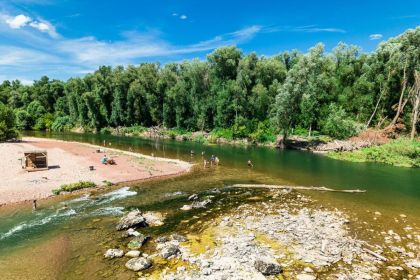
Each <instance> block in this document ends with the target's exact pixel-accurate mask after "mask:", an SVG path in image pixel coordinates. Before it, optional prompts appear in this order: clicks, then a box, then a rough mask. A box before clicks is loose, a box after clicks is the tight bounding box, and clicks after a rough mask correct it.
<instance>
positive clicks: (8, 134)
mask: <svg viewBox="0 0 420 280" xmlns="http://www.w3.org/2000/svg"><path fill="white" fill-rule="evenodd" d="M17 136H18V133H17V131H16V129H15V117H14V115H13V111H12V110H11V109H9V108H8V107H7V106H5V105H4V104H3V103H1V102H0V142H3V141H6V140H9V139H13V138H16V137H17Z"/></svg>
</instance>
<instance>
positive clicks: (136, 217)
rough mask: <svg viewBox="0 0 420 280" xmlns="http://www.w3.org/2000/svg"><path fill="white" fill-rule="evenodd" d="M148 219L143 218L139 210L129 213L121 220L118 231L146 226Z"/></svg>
mask: <svg viewBox="0 0 420 280" xmlns="http://www.w3.org/2000/svg"><path fill="white" fill-rule="evenodd" d="M145 222H146V219H145V218H144V217H143V216H142V214H141V212H140V211H139V210H134V211H131V212H129V213H128V214H127V215H125V216H124V217H122V218H121V220H120V222H119V223H118V225H117V230H123V229H128V228H131V227H137V226H146V223H145Z"/></svg>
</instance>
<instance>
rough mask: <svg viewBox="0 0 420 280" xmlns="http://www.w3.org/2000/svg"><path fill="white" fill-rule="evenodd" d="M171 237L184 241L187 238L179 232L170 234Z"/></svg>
mask: <svg viewBox="0 0 420 280" xmlns="http://www.w3.org/2000/svg"><path fill="white" fill-rule="evenodd" d="M171 238H172V240H176V241H178V242H185V241H187V240H188V239H187V238H186V237H185V236H183V235H181V234H177V233H174V234H172V235H171Z"/></svg>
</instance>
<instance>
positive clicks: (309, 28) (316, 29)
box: [294, 25, 346, 33]
mask: <svg viewBox="0 0 420 280" xmlns="http://www.w3.org/2000/svg"><path fill="white" fill-rule="evenodd" d="M294 31H298V32H310V33H312V32H330V33H346V30H344V29H341V28H336V27H326V28H321V27H317V26H316V25H307V26H300V27H296V28H294Z"/></svg>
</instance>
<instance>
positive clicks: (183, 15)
mask: <svg viewBox="0 0 420 280" xmlns="http://www.w3.org/2000/svg"><path fill="white" fill-rule="evenodd" d="M172 16H173V17H176V18H179V19H182V20H186V19H188V16H187V15H185V14H181V15H180V14H178V13H172Z"/></svg>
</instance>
